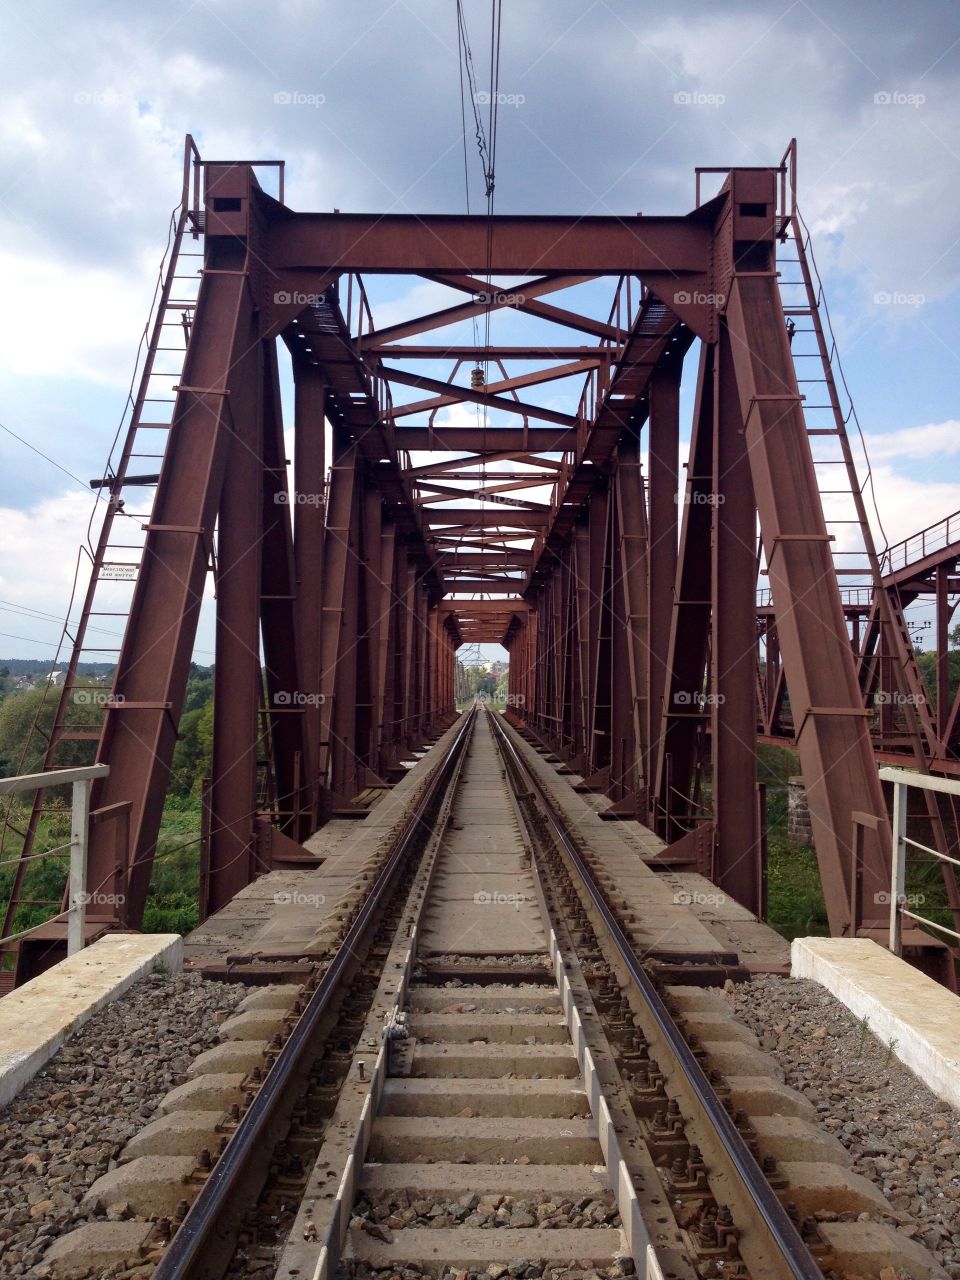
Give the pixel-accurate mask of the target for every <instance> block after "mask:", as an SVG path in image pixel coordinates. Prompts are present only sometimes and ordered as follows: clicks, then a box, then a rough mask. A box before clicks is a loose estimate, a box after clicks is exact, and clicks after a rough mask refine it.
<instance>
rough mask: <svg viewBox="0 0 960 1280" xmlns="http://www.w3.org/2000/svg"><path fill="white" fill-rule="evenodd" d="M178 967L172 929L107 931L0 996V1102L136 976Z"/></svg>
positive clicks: (177, 940) (179, 951)
mask: <svg viewBox="0 0 960 1280" xmlns="http://www.w3.org/2000/svg"><path fill="white" fill-rule="evenodd" d="M156 965H163V966H164V967H165V968H166V969H167V970H169V971H170V972H171V973H179V971H180V970H181V969H182V968H183V939H182V938H181V937H180V936H179V934H176V933H153V934H147V933H112V934H108V935H107V936H106V937H104V938H100V939H99V940H98V941H97V942H94V943H92V944H91V945H90V946H89V947H85V948H84V949H83V951H80V952H78V954H77V955H75V956H70V957H69V958H68V959H66V960H61V961H60V963H59V964H55V965H54V966H53V967H52V968H51V969H47V970H46V972H45V973H41V974H39V975H38V976H37V977H36V978H32V979H31V980H30V981H29V982H26V983H24V985H23V986H22V987H18V988H17V989H16V990H15V991H11V992H10V993H9V995H6V996H4V997H3V999H2V1000H0V1046H2V1048H0V1106H2V1105H4V1104H5V1103H7V1102H9V1101H10V1099H11V1098H13V1097H15V1096H16V1094H17V1093H19V1092H20V1090H21V1089H22V1088H23V1086H24V1085H25V1084H26V1083H27V1081H28V1080H32V1079H33V1077H34V1076H35V1075H36V1074H37V1072H38V1071H39V1070H40V1068H41V1067H42V1066H44V1065H45V1064H46V1063H47V1062H49V1061H50V1059H51V1058H52V1057H53V1055H54V1054H55V1053H56V1052H57V1050H58V1049H59V1048H60V1047H61V1045H63V1044H64V1043H65V1042H66V1041H67V1040H68V1039H69V1038H70V1036H72V1035H73V1033H74V1032H75V1031H76V1030H78V1028H80V1027H82V1026H83V1024H84V1023H85V1022H86V1021H88V1019H89V1018H91V1017H92V1016H93V1015H94V1014H95V1013H96V1012H97V1011H98V1010H99V1009H102V1008H103V1007H104V1006H105V1005H107V1004H109V1003H110V1002H111V1001H112V1000H116V999H117V997H118V996H120V995H122V994H123V992H124V991H126V990H127V988H128V987H130V986H132V985H133V983H134V982H136V981H137V979H138V978H142V977H143V976H144V975H145V974H148V973H151V972H152V971H153V969H154V967H155V966H156Z"/></svg>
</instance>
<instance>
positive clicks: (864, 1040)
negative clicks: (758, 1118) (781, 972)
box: [727, 976, 960, 1280]
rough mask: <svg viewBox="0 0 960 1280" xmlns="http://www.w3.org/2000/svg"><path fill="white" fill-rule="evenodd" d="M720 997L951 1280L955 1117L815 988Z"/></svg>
mask: <svg viewBox="0 0 960 1280" xmlns="http://www.w3.org/2000/svg"><path fill="white" fill-rule="evenodd" d="M727 996H728V998H729V999H730V1001H731V1003H732V1005H733V1008H734V1011H735V1013H736V1016H737V1017H738V1018H739V1019H740V1021H742V1022H744V1023H745V1024H746V1025H747V1026H749V1027H750V1028H751V1030H752V1031H753V1032H754V1033H755V1034H756V1035H757V1036H758V1037H759V1039H760V1043H761V1045H762V1047H763V1048H765V1049H767V1050H768V1051H770V1052H771V1053H772V1055H773V1057H774V1058H775V1059H776V1061H777V1062H778V1063H779V1065H780V1066H781V1068H782V1069H783V1071H784V1073H785V1076H786V1080H787V1084H789V1085H792V1086H793V1087H794V1088H795V1089H797V1090H799V1092H801V1093H803V1094H804V1095H805V1096H806V1097H807V1098H808V1099H809V1101H810V1102H811V1103H813V1105H814V1106H815V1107H816V1109H817V1112H818V1114H819V1116H820V1124H821V1125H822V1126H823V1128H824V1129H825V1130H826V1131H827V1132H828V1133H831V1134H833V1135H834V1136H835V1137H836V1138H838V1139H839V1141H840V1142H841V1143H843V1145H844V1146H845V1147H846V1148H847V1150H848V1151H849V1152H850V1154H851V1156H852V1157H853V1165H852V1167H853V1169H854V1171H855V1172H856V1173H859V1174H862V1175H863V1176H864V1177H866V1178H869V1179H870V1181H871V1182H873V1183H874V1184H875V1185H876V1186H877V1187H878V1188H879V1189H880V1190H881V1191H882V1192H883V1194H884V1195H885V1196H886V1197H887V1199H888V1200H889V1201H890V1205H891V1208H892V1209H893V1210H894V1214H895V1217H896V1218H897V1230H899V1231H901V1232H903V1234H904V1235H907V1236H909V1237H911V1238H912V1239H914V1240H917V1241H918V1242H919V1243H921V1244H923V1245H925V1246H926V1247H927V1248H928V1249H930V1251H931V1252H932V1253H933V1254H934V1256H935V1257H936V1258H937V1260H938V1261H939V1262H940V1263H941V1265H942V1266H943V1267H944V1269H945V1270H946V1272H947V1274H948V1275H950V1276H951V1277H953V1278H954V1280H960V1113H958V1112H957V1111H955V1110H954V1109H953V1108H952V1107H951V1106H950V1105H949V1104H948V1103H946V1102H944V1101H943V1100H942V1099H941V1098H938V1097H937V1095H936V1094H934V1093H931V1091H930V1090H929V1089H928V1088H927V1087H926V1086H925V1085H924V1084H923V1082H922V1081H920V1080H919V1079H917V1077H916V1076H915V1075H913V1073H912V1072H911V1071H909V1070H908V1069H907V1068H906V1067H905V1066H903V1064H902V1063H901V1062H900V1061H899V1060H898V1059H897V1057H896V1047H897V1046H896V1043H894V1044H892V1045H887V1044H882V1043H881V1042H880V1041H879V1040H877V1039H876V1038H875V1037H874V1036H873V1035H872V1034H871V1033H870V1027H869V1024H868V1023H866V1022H864V1021H861V1020H858V1019H857V1018H855V1017H854V1015H853V1014H852V1013H851V1012H850V1010H849V1009H847V1007H846V1006H845V1005H843V1004H841V1003H840V1001H839V1000H837V999H835V998H834V996H832V995H831V994H830V993H829V992H828V991H825V990H824V989H823V987H821V986H819V985H818V984H817V983H815V982H810V981H807V980H805V979H793V978H779V977H772V976H759V977H754V979H753V980H752V981H751V982H749V983H740V984H737V985H736V986H733V985H732V984H731V985H730V986H728V988H727Z"/></svg>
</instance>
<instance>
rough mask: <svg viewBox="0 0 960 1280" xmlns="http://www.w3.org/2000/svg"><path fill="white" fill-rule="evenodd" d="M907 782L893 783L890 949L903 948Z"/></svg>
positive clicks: (896, 954) (899, 951) (894, 951)
mask: <svg viewBox="0 0 960 1280" xmlns="http://www.w3.org/2000/svg"><path fill="white" fill-rule="evenodd" d="M906 836H907V784H906V783H905V782H895V783H894V784H893V860H892V861H893V875H892V879H891V884H890V950H891V951H892V952H893V954H894V955H895V956H898V955H900V953H901V952H902V950H903V916H902V915H901V914H900V905H901V903H902V902H903V893H904V888H905V885H906V880H907V841H906Z"/></svg>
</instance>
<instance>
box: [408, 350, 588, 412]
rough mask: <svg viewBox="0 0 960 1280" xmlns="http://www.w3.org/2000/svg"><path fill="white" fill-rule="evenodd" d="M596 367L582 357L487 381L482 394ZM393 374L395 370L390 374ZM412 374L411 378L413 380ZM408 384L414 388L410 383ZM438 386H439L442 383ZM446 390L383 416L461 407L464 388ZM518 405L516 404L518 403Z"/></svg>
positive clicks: (496, 392) (550, 380) (573, 374)
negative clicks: (448, 406)
mask: <svg viewBox="0 0 960 1280" xmlns="http://www.w3.org/2000/svg"><path fill="white" fill-rule="evenodd" d="M599 364H600V361H599V359H596V358H593V359H591V358H589V357H588V358H586V359H584V360H574V361H571V362H570V363H569V364H562V365H555V366H554V367H553V368H549V369H535V370H533V371H532V372H531V373H521V374H517V376H516V377H514V378H500V379H498V380H497V381H496V382H488V383H486V384H485V385H484V387H483V391H484V393H485V394H486V395H487V396H495V395H497V394H499V393H500V392H501V391H514V390H516V389H517V388H518V387H535V386H539V385H540V384H541V383H543V382H557V381H558V380H559V379H561V378H572V377H576V376H577V375H578V374H581V373H588V372H589V371H590V370H591V369H596V368H597V367H598V366H599ZM392 372H395V371H392ZM415 376H416V375H411V377H415ZM387 378H388V379H391V380H392V381H394V382H396V381H398V379H397V378H396V377H395V376H394V377H393V378H391V373H388V374H387ZM409 385H411V386H412V385H414V384H413V382H412V381H411V383H410V384H409ZM417 385H421V386H422V385H423V379H422V378H418V379H417ZM440 385H443V384H442V383H441V384H440ZM450 388H451V389H450V391H449V392H444V393H443V394H442V395H438V396H434V397H433V399H431V400H417V401H412V402H410V403H407V404H398V405H394V406H393V408H392V409H390V410H388V412H387V413H386V414H385V415H384V416H385V417H387V418H393V419H397V418H408V417H409V416H410V415H411V414H413V413H433V412H435V411H436V410H437V409H443V408H445V407H446V406H447V405H451V404H462V403H463V401H464V400H468V399H470V397H469V396H468V395H466V394H461V392H463V393H466V392H467V391H469V390H470V388H468V387H460V386H457V385H456V384H455V383H450ZM518 403H519V402H518Z"/></svg>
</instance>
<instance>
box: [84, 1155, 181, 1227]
mask: <svg viewBox="0 0 960 1280" xmlns="http://www.w3.org/2000/svg"><path fill="white" fill-rule="evenodd" d="M196 1163H197V1162H196V1160H195V1159H194V1158H193V1156H138V1157H137V1159H136V1160H131V1161H130V1163H129V1164H121V1165H118V1166H117V1167H116V1169H111V1170H110V1172H109V1173H104V1174H102V1175H101V1176H100V1177H99V1178H98V1179H97V1180H96V1182H95V1183H94V1184H93V1186H92V1187H90V1189H89V1190H88V1191H87V1193H86V1195H85V1196H84V1197H83V1202H82V1203H83V1204H85V1205H93V1204H95V1203H96V1201H98V1200H99V1201H100V1202H101V1204H103V1205H105V1206H106V1207H107V1208H108V1209H109V1207H110V1206H111V1205H112V1204H120V1203H121V1202H122V1201H126V1202H127V1203H128V1204H129V1205H130V1208H131V1209H132V1210H133V1212H134V1213H136V1214H139V1215H140V1216H141V1217H144V1218H172V1217H173V1215H174V1212H175V1211H176V1208H177V1205H178V1204H179V1203H180V1201H181V1200H193V1199H194V1197H195V1196H196V1194H197V1192H198V1191H199V1189H200V1184H199V1183H198V1182H190V1181H189V1178H190V1175H191V1173H193V1170H194V1169H195V1167H196Z"/></svg>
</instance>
